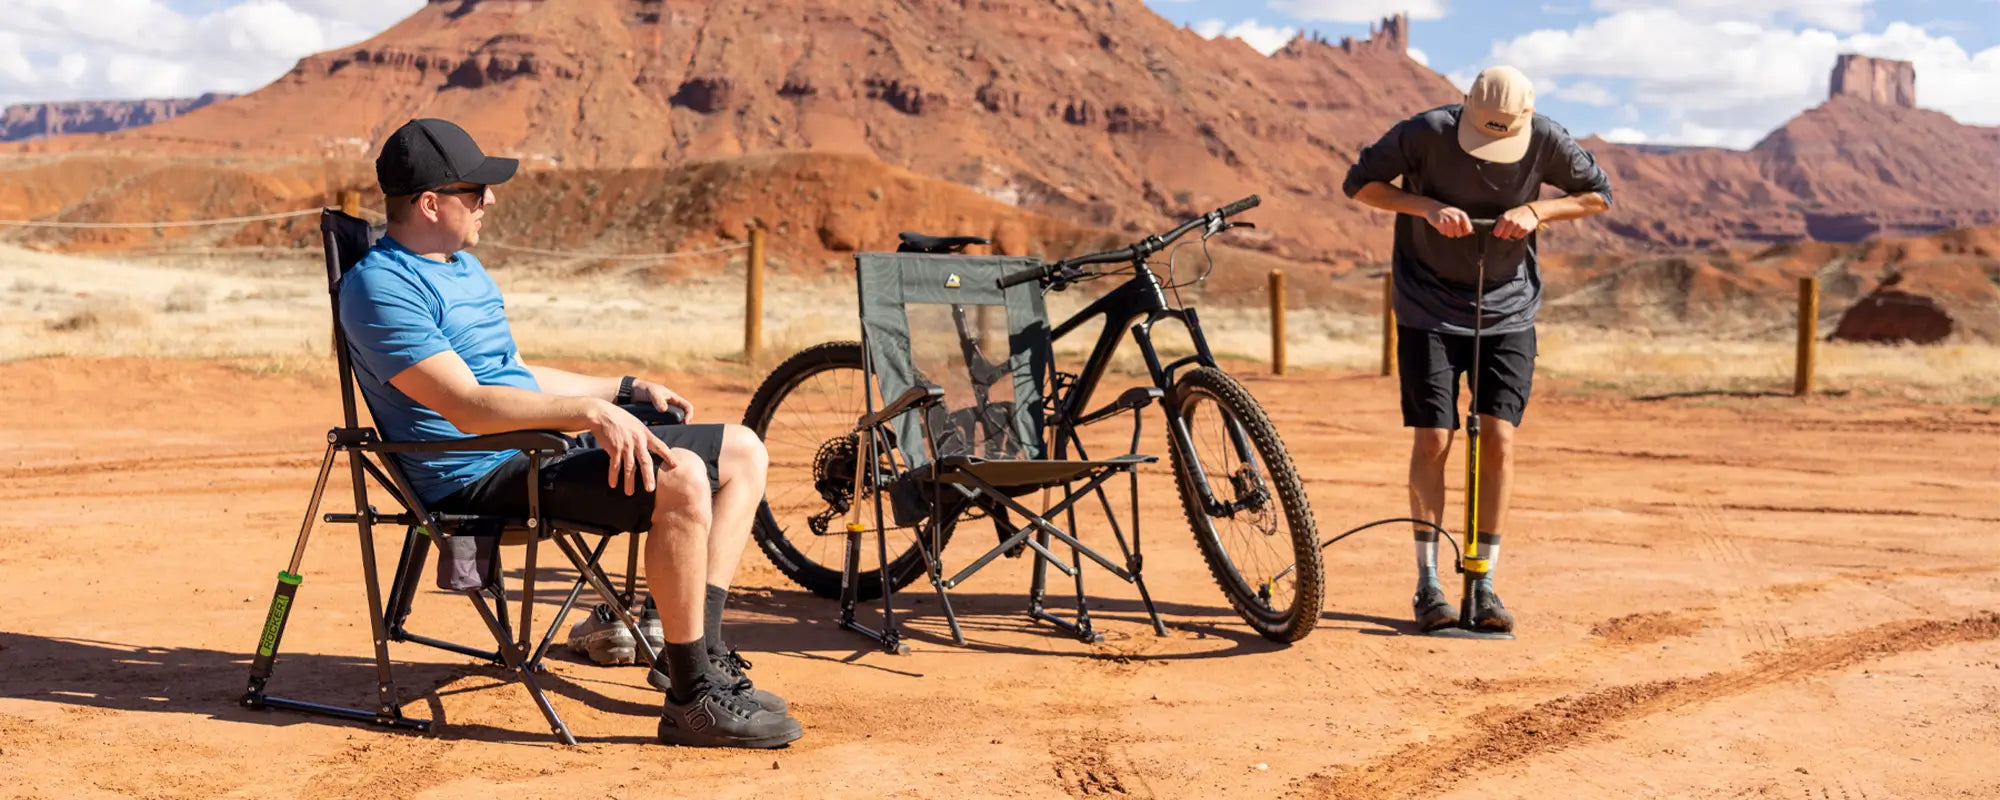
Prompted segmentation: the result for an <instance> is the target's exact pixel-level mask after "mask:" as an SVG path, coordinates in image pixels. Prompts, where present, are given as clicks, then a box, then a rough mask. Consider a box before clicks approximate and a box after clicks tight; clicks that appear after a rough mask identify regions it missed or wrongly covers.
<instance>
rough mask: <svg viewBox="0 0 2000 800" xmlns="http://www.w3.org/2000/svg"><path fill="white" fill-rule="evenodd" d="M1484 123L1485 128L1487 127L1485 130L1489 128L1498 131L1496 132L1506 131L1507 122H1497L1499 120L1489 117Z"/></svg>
mask: <svg viewBox="0 0 2000 800" xmlns="http://www.w3.org/2000/svg"><path fill="white" fill-rule="evenodd" d="M1484 124H1485V125H1486V128H1487V130H1491V131H1495V132H1498V133H1506V132H1507V124H1506V123H1504V122H1499V121H1497V120H1490V119H1489V120H1487V121H1486V122H1485V123H1484Z"/></svg>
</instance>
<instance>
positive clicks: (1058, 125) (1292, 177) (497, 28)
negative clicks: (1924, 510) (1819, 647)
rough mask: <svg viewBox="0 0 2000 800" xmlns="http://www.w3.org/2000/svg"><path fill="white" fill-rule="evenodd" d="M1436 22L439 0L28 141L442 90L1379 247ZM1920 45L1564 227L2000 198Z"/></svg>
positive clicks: (521, 146)
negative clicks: (1263, 49)
mask: <svg viewBox="0 0 2000 800" xmlns="http://www.w3.org/2000/svg"><path fill="white" fill-rule="evenodd" d="M1409 34H1410V32H1409V23H1408V21H1407V19H1406V18H1404V17H1402V16H1400V15H1398V16H1396V17H1391V18H1388V19H1385V20H1383V21H1382V23H1381V24H1380V25H1378V26H1375V27H1373V28H1372V29H1371V36H1370V37H1369V38H1367V39H1365V40H1359V41H1357V40H1353V39H1344V40H1341V41H1340V42H1338V43H1329V42H1327V41H1326V40H1324V39H1322V38H1319V37H1317V36H1301V37H1298V38H1295V39H1293V40H1292V41H1291V42H1289V43H1287V44H1286V46H1285V47H1283V48H1281V49H1280V50H1278V51H1277V52H1276V53H1274V54H1273V55H1272V56H1270V57H1265V56H1263V55H1261V54H1259V53H1258V52H1257V51H1255V50H1253V49H1252V48H1250V47H1249V46H1248V45H1246V44H1244V43H1242V42H1240V41H1236V40H1232V39H1215V40H1209V39H1203V38H1202V37H1201V36H1199V35H1198V34H1195V33H1194V32H1192V31H1190V30H1187V29H1185V28H1180V27H1177V26H1175V25H1173V24H1172V23H1169V22H1167V21H1166V20H1165V19H1163V18H1161V17H1160V16H1159V15H1157V14H1155V13H1154V12H1152V11H1151V10H1149V9H1147V8H1146V7H1145V6H1144V5H1142V4H1140V3H1138V2H1134V1H1133V0H758V1H757V2H752V1H751V0H711V1H710V2H704V3H668V2H665V0H562V2H542V1H541V0H432V2H431V3H430V4H429V5H427V6H426V7H425V8H424V9H422V10H420V11H418V12H417V13H416V14H414V15H412V16H410V17H409V18H407V19H405V20H403V21H402V22H400V23H398V24H397V25H395V26H394V27H392V28H390V29H389V30H387V31H384V32H383V33H381V34H380V35H378V36H376V37H374V38H372V39H370V40H368V41H365V42H361V43H358V44H355V45H353V46H351V47H346V48H343V49H340V50H336V51H329V52H325V53H319V54H316V55H313V56H310V57H307V58H305V59H302V60H301V61H300V62H299V64H298V65H297V67H296V68H294V69H293V70H292V71H291V72H290V73H289V74H287V75H286V76H284V77H283V78H280V79H279V80H277V81H274V82H273V83H271V84H270V85H268V86H266V87H264V88H262V89H260V90H258V91H256V92H254V93H252V94H249V95H246V96H244V97H241V98H237V99H235V100H231V101H228V102H225V103H219V104H216V105H214V106H211V107H209V108H205V109H203V110H202V111H201V112H199V113H197V114H193V115H189V116H184V117H179V118H176V119H171V120H167V121H165V122H161V123H158V124H155V125H151V126H146V127H142V128H138V129H134V130H126V131H119V132H116V133H111V134H96V135H82V136H61V137H52V138H43V139H39V140H35V141H32V142H24V143H15V144H12V145H8V146H5V147H0V151H8V150H11V151H14V152H23V151H26V152H60V151H86V150H88V151H97V152H107V151H108V152H112V153H119V152H123V153H133V154H156V155H171V156H188V155H194V154H222V155H228V156H231V157H241V156H263V157H279V158H302V159H307V160H309V161H313V162H315V163H317V162H319V161H322V160H330V161H332V162H337V163H341V164H359V165H362V166H363V167H365V166H366V165H367V164H368V163H369V162H371V161H372V159H373V156H374V154H375V151H376V148H378V147H379V145H380V142H381V140H382V138H383V137H384V136H385V135H387V134H388V133H389V131H391V130H393V129H394V128H395V127H396V126H398V125H400V124H402V123H403V122H404V121H405V120H408V119H409V118H411V117H415V116H440V117H445V118H449V119H453V120H456V121H458V122H459V123H460V124H462V125H464V126H465V127H467V128H468V129H470V130H471V131H473V133H474V134H475V136H476V137H477V138H478V139H479V141H480V142H481V144H482V145H483V146H485V147H486V148H487V149H488V150H489V151H490V152H495V153H499V154H504V155H513V156H517V157H520V158H522V159H523V160H524V161H525V162H526V165H527V168H528V169H530V170H534V169H547V168H562V169H577V168H587V169H626V168H649V169H650V168H656V167H662V166H666V167H671V166H678V165H684V164H688V163H691V162H699V161H703V160H712V159H726V158H734V157H738V156H742V155H745V154H756V153H774V152H808V153H820V154H860V155H864V156H869V157H872V158H875V159H879V160H880V161H882V162H886V163H888V164H890V165H893V166H896V167H900V168H902V169H905V170H908V171H910V172H912V173H914V174H917V175H921V176H924V177H928V178H933V179H940V180H946V181H950V182H953V183H957V184H959V185H961V186H965V187H969V188H971V189H972V190H974V191H977V192H979V193H981V194H984V195H986V196H988V197H992V198H995V199H997V200H999V201H1001V202H1003V203H1006V204H1008V205H1011V206H1014V207H1016V208H1020V209H1022V210H1025V211H1030V212H1034V213H1040V214H1045V215H1049V216H1051V217H1054V218H1056V219H1059V220H1063V221H1064V222H1066V223H1069V224H1074V225H1080V226H1086V227H1090V228H1094V229H1108V230H1112V231H1118V232H1122V233H1140V232H1150V231H1153V230H1157V229H1160V228H1161V227H1162V226H1164V225H1166V224H1169V223H1170V222H1171V221H1174V220H1175V219H1176V218H1179V217H1182V216H1184V215H1188V214H1194V213H1199V212H1201V211H1206V210H1208V209H1210V208H1214V207H1215V206H1218V205H1221V204H1223V203H1226V202H1229V201H1231V200H1234V199H1236V198H1238V197H1242V196H1244V195H1247V194H1252V193H1255V194H1259V195H1261V196H1262V197H1263V199H1264V204H1263V206H1262V207H1261V208H1259V209H1258V210H1257V211H1256V216H1255V219H1256V220H1257V222H1258V223H1259V229H1258V230H1256V231H1250V232H1245V233H1243V235H1242V236H1240V237H1237V238H1236V240H1237V241H1242V242H1247V243H1249V245H1250V246H1253V247H1256V248H1258V249H1260V250H1262V251H1264V252H1265V253H1268V254H1271V255H1276V256H1282V257H1286V258H1291V259H1297V260H1306V261H1326V262H1335V261H1340V260H1348V259H1352V260H1380V259H1383V258H1386V256H1387V254H1388V250H1389V247H1390V241H1391V235H1390V227H1389V221H1390V217H1389V215H1388V214H1386V213H1382V212H1377V211H1373V210H1371V209H1368V208H1366V207H1363V206H1361V205H1360V204H1359V203H1356V202H1354V201H1352V200H1349V199H1348V198H1346V197H1345V196H1344V195H1342V194H1341V193H1340V184H1341V181H1342V178H1343V177H1344V176H1345V173H1346V171H1347V169H1348V167H1349V166H1350V165H1351V164H1352V163H1353V160H1354V158H1355V156H1356V154H1357V153H1358V152H1359V151H1360V149H1361V148H1362V147H1364V146H1366V145H1367V144H1369V143H1371V142H1373V141H1374V140H1375V139H1376V138H1377V137H1378V136H1380V135H1381V133H1382V132H1383V131H1384V130H1386V129H1387V128H1388V127H1389V126H1390V125H1392V124H1394V123H1395V122H1396V121H1397V120H1399V119H1402V118H1404V117H1406V116H1408V115H1410V114H1413V113H1416V112H1418V111H1422V110H1424V109H1426V108H1430V107H1432V106H1436V105H1441V104H1445V103H1451V102H1456V101H1457V100H1458V99H1460V97H1461V94H1460V93H1459V92H1458V90H1457V89H1455V88H1453V87H1452V86H1451V84H1450V83H1449V81H1447V80H1445V79H1444V77H1443V76H1441V75H1439V74H1437V73H1436V72H1433V71H1431V70H1429V69H1427V68H1425V67H1423V66H1422V65H1419V64H1417V63H1416V62H1414V61H1412V60H1411V59H1410V58H1409V56H1408V52H1407V49H1408V43H1409ZM1898 63H1899V62H1890V61H1882V60H1878V59H1866V58H1861V57H1851V58H1845V59H1843V60H1842V61H1841V64H1840V66H1839V67H1838V68H1837V69H1836V70H1835V83H1836V86H1837V89H1836V96H1835V97H1832V98H1831V99H1829V100H1828V101H1827V102H1826V103H1824V104H1822V105H1821V106H1819V107H1817V108H1814V109H1812V110H1810V111H1808V112H1806V113H1804V114H1801V115H1800V116H1799V117H1797V118H1795V119H1793V120H1792V121H1790V122H1789V123H1787V124H1786V125H1785V126H1784V127H1782V128H1780V129H1779V130H1777V131H1774V132H1772V134H1771V135H1770V136H1769V137H1767V138H1766V139H1765V141H1763V142H1761V143H1760V144H1758V145H1757V146H1756V147H1755V148H1753V149H1752V150H1749V151H1729V150H1720V149H1712V148H1709V149H1704V148H1655V147H1636V146H1620V145H1613V144H1609V143H1606V142H1601V141H1595V140H1592V141H1588V142H1586V144H1587V146H1588V147H1589V148H1590V149H1591V150H1592V151H1593V152H1594V153H1595V154H1596V155H1597V157H1598V159H1599V161H1600V162H1601V163H1602V164H1603V165H1604V166H1605V168H1606V169H1607V170H1608V171H1609V172H1610V174H1611V176H1612V180H1613V185H1614V193H1615V196H1616V204H1615V205H1614V207H1613V209H1612V210H1611V212H1610V213H1608V214H1605V215H1602V216H1600V217H1596V218H1592V219H1589V220H1585V221H1582V222H1579V223H1576V224H1573V225H1572V224H1564V225H1560V226H1556V227H1555V228H1553V229H1551V230H1550V231H1548V232H1547V233H1546V235H1545V236H1543V237H1542V244H1543V247H1544V248H1545V249H1546V250H1548V251H1549V252H1565V251H1567V252H1593V253H1614V254H1615V253H1633V252H1649V251H1650V252H1662V251H1672V250H1680V249H1687V248H1694V249H1704V250H1705V249H1710V248H1715V247H1727V246H1731V245H1737V244H1743V243H1752V244H1763V243H1769V242H1776V241H1788V240H1796V239H1806V238H1816V239H1822V240H1833V241H1856V240H1860V239H1864V238H1870V237H1875V236H1882V235H1910V234H1918V233H1922V232H1926V231H1935V230H1940V229H1946V228H1954V227H1962V226H1966V225H1977V224H1995V223H2000V182H1995V181H1991V180H1989V179H1988V178H1987V173H1988V172H1990V170H1983V169H1980V167H1981V166H1983V165H1990V164H1995V163H2000V129H1994V128H1978V127H1970V126H1965V125H1960V124H1958V123H1957V122H1955V121H1953V120H1952V119H1950V118H1949V117H1947V116H1945V115H1943V114H1939V113H1937V112H1932V111H1926V110H1922V109H1917V108H1913V107H1907V106H1911V105H1914V84H1913V81H1914V74H1913V73H1912V72H1911V71H1909V70H1908V69H1905V68H1903V67H1899V66H1897V64H1898ZM1882 98H1886V101H1884V100H1883V99H1882ZM1905 99H1907V100H1908V101H1909V102H1903V101H1904V100H1905ZM197 183H198V182H197ZM0 188H4V187H0ZM188 192H189V193H190V197H194V196H196V195H198V194H200V193H201V192H202V190H200V189H199V188H198V186H197V185H196V184H192V183H191V184H190V188H189V189H188ZM1547 193H1548V194H1553V193H1554V191H1553V190H1548V192H1547ZM45 194H48V193H45ZM4 196H5V194H4V191H0V199H4ZM202 196H212V195H202ZM50 202H53V201H50ZM22 213H26V212H25V211H23V212H22ZM818 213H820V211H819V210H817V209H798V210H797V211H796V214H797V215H799V216H801V217H807V216H813V215H816V214H818ZM882 224H883V225H885V226H891V227H893V226H894V225H895V224H896V223H895V221H894V220H884V221H883V222H882ZM974 227H977V226H974ZM933 232H934V233H947V232H948V231H933Z"/></svg>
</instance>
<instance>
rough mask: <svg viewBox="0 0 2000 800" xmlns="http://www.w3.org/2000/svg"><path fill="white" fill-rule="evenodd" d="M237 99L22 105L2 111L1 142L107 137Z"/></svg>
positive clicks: (214, 97) (213, 97) (221, 96)
mask: <svg viewBox="0 0 2000 800" xmlns="http://www.w3.org/2000/svg"><path fill="white" fill-rule="evenodd" d="M234 96H235V95H230V94H219V93H213V92H211V93H209V94H204V95H202V96H200V97H186V98H179V99H173V100H99V101H83V102H68V103H22V104H20V105H13V106H8V107H7V108H6V109H5V110H0V142H14V141H21V140H23V139H34V138H38V137H43V136H61V135H63V134H70V133H106V132H109V131H118V130H124V129H126V128H136V127H139V126H141V125H151V124H153V123H156V122H160V121H162V120H167V119H172V118H174V117H178V116H180V115H182V114H186V113H188V112H189V111H193V110H195V109H197V108H201V107H203V106H206V105H209V104H210V103H215V102H218V101H221V100H227V99H229V98H231V97H234Z"/></svg>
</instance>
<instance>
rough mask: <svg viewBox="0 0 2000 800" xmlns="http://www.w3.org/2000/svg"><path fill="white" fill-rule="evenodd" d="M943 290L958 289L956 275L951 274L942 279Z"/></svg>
mask: <svg viewBox="0 0 2000 800" xmlns="http://www.w3.org/2000/svg"><path fill="white" fill-rule="evenodd" d="M944 288H946V289H956V288H958V273H956V272H954V273H952V274H951V277H948V278H945V279H944Z"/></svg>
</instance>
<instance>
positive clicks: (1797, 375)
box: [1792, 275, 1819, 397]
mask: <svg viewBox="0 0 2000 800" xmlns="http://www.w3.org/2000/svg"><path fill="white" fill-rule="evenodd" d="M1818 342H1819V278H1818V277H1815V276H1811V275H1808V276H1806V277H1803V278H1800V279H1799V355H1798V360H1797V363H1796V364H1795V365H1794V367H1793V375H1792V394H1793V395H1796V396H1799V397H1804V396H1806V395H1809V394H1812V384H1813V356H1814V355H1815V353H1814V350H1815V349H1816V347H1815V346H1816V345H1817V344H1818Z"/></svg>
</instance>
